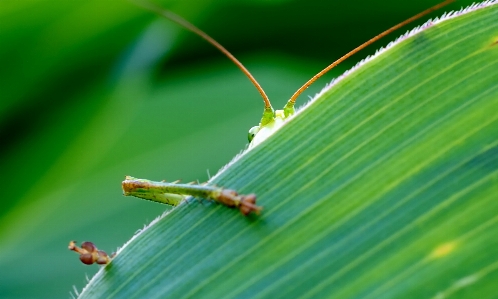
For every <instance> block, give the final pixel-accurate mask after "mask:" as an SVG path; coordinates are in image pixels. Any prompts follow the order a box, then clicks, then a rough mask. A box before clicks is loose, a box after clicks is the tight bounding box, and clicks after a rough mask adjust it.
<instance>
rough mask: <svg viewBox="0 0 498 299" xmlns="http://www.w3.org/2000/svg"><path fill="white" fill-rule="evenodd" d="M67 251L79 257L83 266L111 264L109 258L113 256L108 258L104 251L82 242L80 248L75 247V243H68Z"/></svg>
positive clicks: (90, 243) (89, 243)
mask: <svg viewBox="0 0 498 299" xmlns="http://www.w3.org/2000/svg"><path fill="white" fill-rule="evenodd" d="M68 248H69V250H72V251H74V252H76V253H78V254H79V255H80V261H81V262H82V263H83V264H86V265H91V264H93V263H97V264H99V265H106V264H109V263H110V262H111V258H112V257H113V256H114V254H113V255H112V256H111V257H109V256H108V255H107V253H105V251H102V250H98V249H97V247H96V246H95V245H94V244H93V243H92V242H83V243H82V244H81V248H80V247H78V246H76V241H71V242H69V246H68Z"/></svg>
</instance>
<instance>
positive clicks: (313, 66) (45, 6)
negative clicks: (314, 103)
mask: <svg viewBox="0 0 498 299" xmlns="http://www.w3.org/2000/svg"><path fill="white" fill-rule="evenodd" d="M154 3H157V4H159V5H161V6H162V7H165V8H168V9H171V10H173V11H175V12H177V13H178V14H180V15H182V16H183V17H185V18H186V19H188V20H190V21H191V22H192V23H194V24H196V25H197V26H198V27H200V28H201V29H203V30H204V31H206V32H207V33H208V34H210V35H211V36H212V37H213V38H215V39H216V40H218V41H219V42H220V43H221V44H222V45H224V46H225V47H226V48H227V49H229V50H230V51H231V52H232V53H233V54H234V55H235V56H236V57H238V58H239V59H240V60H241V61H242V62H243V63H244V64H245V65H246V67H247V68H248V69H249V70H250V71H251V72H252V73H253V75H254V76H255V77H256V78H257V79H258V81H259V82H260V83H261V84H262V85H263V88H265V90H266V92H267V94H268V95H269V96H270V98H271V99H272V101H273V105H274V106H275V107H276V108H281V107H282V106H283V105H284V103H285V102H286V100H287V99H288V98H289V97H290V96H291V95H292V93H293V92H294V91H295V90H296V89H297V88H298V87H299V86H301V85H302V84H303V83H304V82H305V81H306V80H308V79H309V78H310V77H311V76H312V75H314V74H315V73H317V72H318V71H319V70H320V69H322V68H324V67H325V66H326V65H327V64H329V63H331V62H332V61H334V60H335V59H337V58H339V57H340V56H341V55H343V54H345V53H346V52H347V51H349V50H351V49H353V48H354V47H356V46H358V45H359V44H361V43H362V42H364V41H366V40H368V39H369V38H371V37H373V36H374V35H376V34H378V33H380V32H382V31H383V30H385V29H387V28H389V27H390V26H392V25H394V24H396V23H398V22H400V21H403V20H404V19H406V18H408V17H410V16H411V15H413V14H415V13H418V12H420V11H422V10H424V9H426V8H428V7H430V6H432V5H435V4H436V3H437V1H433V0H423V1H422V0H421V1H416V2H415V1H414V2H400V1H384V0H383V1H380V0H379V1H367V0H356V1H313V0H296V1H291V0H274V1H269V0H243V1H237V2H235V1H223V0H213V1H195V0H182V1H166V0H164V1H155V2H154ZM470 3H471V1H459V2H458V3H455V4H452V5H450V6H449V7H448V8H447V9H444V10H446V11H449V10H455V9H459V8H460V7H462V6H467V5H469V4H470ZM441 14H442V11H439V12H437V13H433V14H431V17H434V16H437V15H441ZM428 18H429V17H428ZM428 18H425V20H426V19H428ZM420 23H421V22H418V23H417V24H420ZM412 27H413V26H410V27H409V28H412ZM409 28H404V29H402V30H399V31H398V32H396V33H395V34H394V35H391V36H389V37H387V38H385V39H384V40H382V41H381V42H378V43H376V44H375V45H373V46H371V47H369V48H368V49H367V50H366V51H363V52H362V53H360V54H359V55H356V56H355V57H353V59H351V60H350V61H348V62H347V63H345V64H343V65H342V66H340V67H338V68H337V69H336V70H334V71H333V72H332V73H331V74H328V75H327V76H326V77H325V78H324V79H322V80H320V81H319V82H318V83H316V84H315V86H313V87H312V88H310V89H309V90H308V91H306V92H305V94H304V95H303V96H301V98H300V99H299V104H303V103H304V102H305V101H307V96H312V95H314V94H315V93H316V92H317V91H319V90H320V89H321V88H322V87H323V86H324V85H325V84H326V83H327V82H328V81H330V79H332V78H333V77H335V76H337V75H339V74H340V73H342V72H343V71H345V70H346V69H347V68H349V67H351V66H352V65H354V64H355V63H356V62H357V61H358V60H359V59H361V58H363V57H365V56H366V55H368V54H372V53H374V52H375V50H376V49H377V48H379V47H381V46H383V45H385V44H387V43H388V42H389V41H391V40H393V39H394V38H396V37H397V36H399V35H400V34H402V33H404V32H405V31H406V30H407V29H409ZM0 91H1V101H0V137H1V146H0V170H1V176H2V180H1V181H2V182H3V183H4V184H3V185H4V187H3V188H2V191H1V195H0V196H1V198H2V199H1V201H0V268H1V269H2V271H1V272H0V298H68V297H70V295H69V292H70V291H72V288H73V286H75V287H76V288H77V289H78V290H81V288H82V287H83V286H84V285H85V281H86V278H85V276H88V277H91V276H92V275H93V274H94V273H95V272H96V271H97V270H98V268H97V266H85V265H83V264H81V263H80V262H79V260H78V257H77V255H76V254H73V253H71V252H69V251H68V250H67V243H68V242H69V241H70V240H73V239H74V240H77V241H79V242H82V241H87V240H91V241H93V242H95V243H96V244H97V246H98V247H99V248H100V249H103V250H106V251H107V252H108V253H110V252H112V251H114V250H115V249H116V248H117V247H118V246H120V245H122V244H123V243H124V242H126V241H127V240H128V239H129V238H130V237H131V236H132V235H133V234H134V233H135V232H136V231H137V230H138V229H141V228H142V227H143V226H144V224H146V223H149V222H150V221H151V220H153V219H154V218H155V217H157V216H158V215H160V214H161V213H162V212H164V211H165V210H167V209H168V207H167V206H164V205H159V204H153V203H150V202H146V201H140V200H138V199H134V198H127V197H123V196H122V195H121V189H120V182H121V181H122V179H123V178H124V176H125V175H132V176H135V177H141V178H148V179H152V180H161V179H166V180H170V181H172V180H176V179H182V180H183V181H192V180H199V181H205V180H207V178H208V171H209V172H210V173H211V174H212V175H214V174H215V173H216V172H217V170H218V169H219V168H220V167H222V166H223V165H225V164H226V163H228V162H229V161H230V159H231V158H232V157H233V156H234V155H236V154H237V153H239V152H240V151H241V150H242V149H244V147H245V145H246V143H247V141H246V138H247V130H248V129H249V128H250V127H251V126H253V125H256V124H257V123H258V121H259V118H260V114H261V112H262V108H263V103H262V100H261V99H260V97H259V94H258V93H257V91H256V89H255V88H254V87H253V86H252V85H251V83H250V82H249V81H248V80H247V79H246V78H245V77H244V75H243V74H242V73H241V72H240V71H239V70H238V69H237V68H236V67H235V66H234V65H233V64H232V63H231V62H229V61H228V60H227V59H226V58H225V57H224V56H222V55H221V54H220V53H218V52H217V51H216V50H215V49H213V48H212V47H211V46H210V45H209V44H207V43H206V42H204V41H203V40H201V39H200V38H198V37H196V36H194V35H193V34H191V33H190V32H187V31H185V30H183V29H181V28H179V27H178V26H176V25H175V24H172V23H170V22H169V21H167V20H162V19H161V18H159V17H157V16H156V15H154V14H152V13H150V12H147V11H144V10H142V9H140V8H138V7H136V6H134V5H133V4H131V3H130V2H127V1H101V0H98V1H97V0H91V1H90V0H89V1H62V0H59V1H56V0H22V1H9V0H7V1H2V2H0ZM164 283H167V282H164Z"/></svg>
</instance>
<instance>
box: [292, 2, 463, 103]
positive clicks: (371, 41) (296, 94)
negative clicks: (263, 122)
mask: <svg viewBox="0 0 498 299" xmlns="http://www.w3.org/2000/svg"><path fill="white" fill-rule="evenodd" d="M452 2H455V0H446V1H444V2H441V3H439V4H438V5H435V6H433V7H431V8H429V9H426V10H424V11H423V12H421V13H419V14H416V15H414V16H413V17H411V18H409V19H407V20H405V21H403V22H401V23H399V24H398V25H395V26H393V27H391V28H389V29H387V30H386V31H384V32H382V33H381V34H379V35H377V36H375V37H374V38H371V39H370V40H368V41H366V42H365V43H363V44H361V45H360V46H358V47H356V48H354V49H353V50H352V51H350V52H349V53H347V54H346V55H344V56H342V57H341V58H339V59H337V60H336V61H334V62H333V63H332V64H331V65H329V66H328V67H326V68H324V69H323V70H322V71H320V72H319V73H318V74H316V75H314V76H313V77H312V78H311V79H309V80H308V82H306V83H305V84H304V85H303V86H301V87H300V88H299V89H298V90H297V91H296V92H295V93H294V94H293V95H292V97H291V98H290V100H289V102H288V104H290V105H292V106H293V105H294V103H295V102H296V99H297V97H299V96H300V95H301V93H303V91H305V90H306V89H307V88H308V87H309V86H310V85H311V84H313V83H314V82H315V81H316V80H318V78H320V77H321V76H323V75H324V74H325V73H327V72H328V71H330V70H331V69H333V68H334V67H335V66H337V65H338V64H339V63H341V62H343V61H344V60H346V59H348V58H349V57H350V56H352V55H354V54H356V53H357V52H358V51H360V50H362V49H363V48H365V47H367V46H369V45H370V44H372V43H374V42H376V41H377V40H379V39H381V38H382V37H384V36H386V35H388V34H389V33H391V32H393V31H395V30H397V29H399V28H401V27H403V26H405V25H406V24H408V23H411V22H413V21H415V20H417V19H419V18H421V17H423V16H425V15H427V14H429V13H431V12H433V11H435V10H437V9H439V8H441V7H443V6H446V5H448V4H450V3H452Z"/></svg>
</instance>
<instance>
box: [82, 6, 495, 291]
mask: <svg viewBox="0 0 498 299" xmlns="http://www.w3.org/2000/svg"><path fill="white" fill-rule="evenodd" d="M497 16H498V6H497V5H489V7H486V8H483V9H479V10H476V11H473V12H470V13H467V14H464V15H461V16H458V17H455V18H452V19H449V20H446V21H444V22H441V23H438V24H436V25H433V26H431V27H430V28H427V29H425V30H424V31H422V32H420V33H418V34H416V35H413V36H411V37H408V38H406V39H405V40H403V41H402V42H401V43H399V44H397V45H396V46H395V47H392V48H390V49H388V50H387V51H386V52H385V53H384V54H382V55H379V56H377V57H375V58H374V59H372V60H370V61H368V62H366V63H365V64H364V65H363V66H361V67H360V68H358V69H356V70H355V71H353V72H351V73H350V74H349V75H348V76H346V77H344V78H342V79H341V80H339V81H338V82H336V84H335V85H334V87H333V88H331V89H329V90H328V91H325V92H324V93H323V94H322V96H321V97H320V98H319V99H317V100H316V101H315V102H314V103H313V104H312V105H310V106H309V107H308V108H307V109H305V110H304V111H302V112H301V113H300V114H299V115H298V116H297V117H296V118H295V119H293V120H292V121H290V122H289V124H288V125H286V126H285V127H283V128H282V129H281V131H280V132H278V133H277V134H276V135H275V136H272V137H271V138H270V139H269V140H267V141H266V142H264V143H262V144H261V145H260V146H258V147H257V148H255V149H254V150H252V151H251V152H249V153H247V154H245V155H244V156H242V157H241V158H240V159H239V160H237V161H236V162H234V163H233V164H232V165H231V166H230V167H229V168H228V169H227V170H225V171H224V172H222V173H221V174H220V175H219V176H218V177H216V179H215V180H214V181H213V183H216V184H218V185H222V186H226V187H229V188H234V189H236V190H238V191H239V192H240V193H251V192H255V193H257V194H258V201H259V203H260V204H262V205H264V207H265V210H264V211H263V214H262V215H261V216H259V217H252V218H243V217H241V216H240V215H239V214H238V213H236V212H234V211H232V210H229V209H227V208H225V207H222V206H219V205H216V204H212V203H206V202H197V201H191V202H190V203H189V204H184V205H181V206H180V207H178V208H176V209H175V210H173V211H172V212H170V214H169V215H168V216H166V217H163V218H161V219H160V220H159V221H158V222H156V223H154V224H153V225H152V226H150V227H149V228H148V229H147V230H146V231H145V232H143V233H141V234H140V235H138V236H137V237H136V238H135V239H134V240H133V241H132V242H130V243H129V244H128V245H127V246H126V248H125V249H124V250H123V251H121V252H120V254H119V255H118V256H117V257H116V259H115V260H113V262H112V263H111V264H110V265H109V266H107V267H106V268H104V269H103V270H102V271H100V272H99V274H97V275H96V276H95V277H94V279H93V280H92V281H91V282H90V284H89V285H88V286H87V289H86V290H85V291H84V292H83V294H82V296H81V297H82V298H87V297H106V298H113V297H127V298H134V297H147V298H155V297H165V296H168V297H171V298H190V297H216V298H218V297H227V298H233V297H240V298H243V297H251V298H258V297H259V298H274V297H283V298H289V297H299V298H316V297H333V298H378V297H381V296H382V297H384V298H400V297H402V298H423V297H434V298H438V296H439V298H445V297H446V296H450V295H452V296H455V297H464V298H465V297H466V298H469V297H474V295H479V297H480V298H492V297H493V296H494V295H495V293H496V292H495V291H493V283H494V282H493V278H494V279H495V281H496V276H497V275H498V274H497V273H498V271H497V270H498V259H497V258H496V256H497V253H498V250H497V249H496V248H497V247H496V246H492V244H494V245H496V237H495V236H496V234H497V225H496V224H497V222H498V216H496V215H498V213H497V212H498V201H497V200H496V199H497V197H496V194H498V139H497V137H496V136H498V113H496V111H498V86H497V84H496V82H498V80H497V79H498V67H496V65H497V64H498V46H496V45H494V44H493V43H495V42H496V39H497V38H498V23H496V18H497ZM441 296H443V297H441Z"/></svg>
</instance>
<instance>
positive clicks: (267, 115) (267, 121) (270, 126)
mask: <svg viewBox="0 0 498 299" xmlns="http://www.w3.org/2000/svg"><path fill="white" fill-rule="evenodd" d="M294 113H295V109H294V103H293V102H291V101H289V102H287V104H286V105H285V107H284V109H283V110H276V111H274V110H273V108H271V107H270V108H269V109H265V111H264V112H263V117H262V118H261V122H260V123H259V125H258V126H254V127H252V128H251V129H250V130H249V136H248V140H249V148H253V147H255V146H256V145H258V144H260V143H261V142H263V141H264V140H266V139H267V138H268V137H270V136H271V135H272V134H273V133H275V132H276V131H277V130H278V129H280V128H281V127H282V126H283V125H284V124H285V122H286V121H287V120H288V119H289V118H290V117H291V116H292V115H294Z"/></svg>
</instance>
